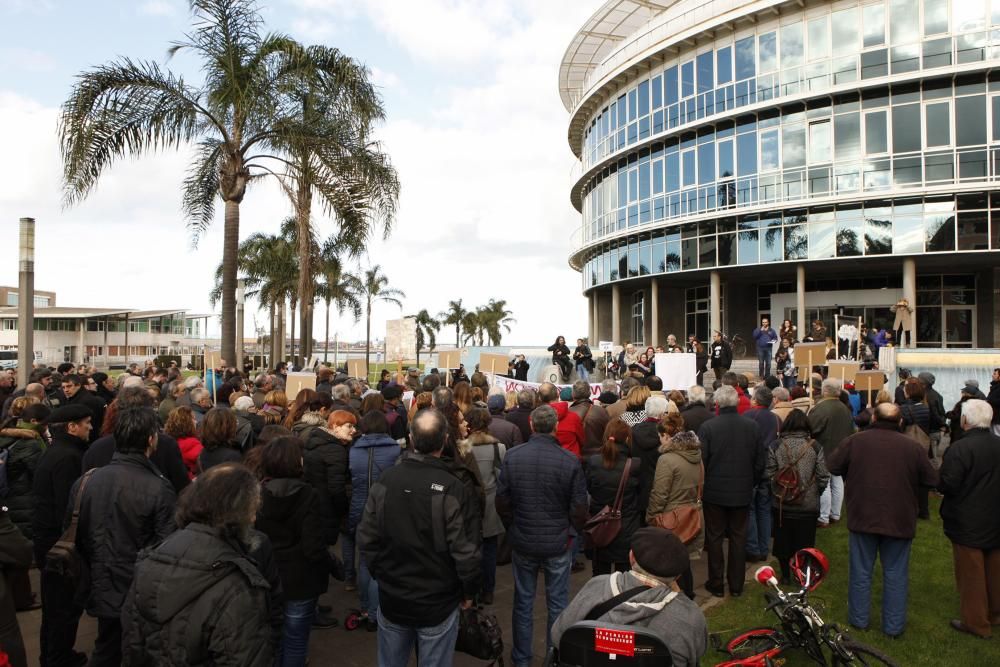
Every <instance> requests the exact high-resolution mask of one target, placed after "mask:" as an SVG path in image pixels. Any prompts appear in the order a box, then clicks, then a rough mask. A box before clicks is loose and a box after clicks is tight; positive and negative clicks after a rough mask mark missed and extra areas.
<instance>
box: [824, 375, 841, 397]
mask: <svg viewBox="0 0 1000 667" xmlns="http://www.w3.org/2000/svg"><path fill="white" fill-rule="evenodd" d="M843 388H844V385H842V384H841V383H840V380H838V379H837V378H827V379H825V380H823V384H822V385H820V393H821V394H822V395H823V396H825V397H827V398H839V397H840V392H841V391H842V390H843Z"/></svg>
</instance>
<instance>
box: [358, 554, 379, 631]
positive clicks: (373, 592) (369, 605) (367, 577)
mask: <svg viewBox="0 0 1000 667" xmlns="http://www.w3.org/2000/svg"><path fill="white" fill-rule="evenodd" d="M358 595H359V596H360V598H361V609H362V611H365V612H366V613H367V614H368V618H370V619H372V620H375V614H376V613H378V582H376V581H375V578H374V577H372V573H371V572H370V571H369V570H368V563H366V562H365V557H364V556H363V555H362V556H361V557H360V558H359V559H358Z"/></svg>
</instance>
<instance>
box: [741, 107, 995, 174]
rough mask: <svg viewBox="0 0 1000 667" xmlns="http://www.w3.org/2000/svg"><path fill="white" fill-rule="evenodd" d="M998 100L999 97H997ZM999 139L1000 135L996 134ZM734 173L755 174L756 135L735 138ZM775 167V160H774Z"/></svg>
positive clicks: (751, 133)
mask: <svg viewBox="0 0 1000 667" xmlns="http://www.w3.org/2000/svg"><path fill="white" fill-rule="evenodd" d="M997 99H998V100H1000V95H998V96H997ZM997 137H998V138H1000V133H998V134H997ZM736 159H737V162H736V173H738V174H739V175H740V176H741V177H742V176H749V175H751V174H756V173H757V134H756V133H755V132H750V133H748V134H741V135H739V136H737V137H736ZM775 166H777V160H775Z"/></svg>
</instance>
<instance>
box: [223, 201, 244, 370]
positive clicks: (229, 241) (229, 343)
mask: <svg viewBox="0 0 1000 667" xmlns="http://www.w3.org/2000/svg"><path fill="white" fill-rule="evenodd" d="M239 244H240V205H239V202H236V201H231V200H227V201H226V215H225V227H224V231H223V240H222V318H221V319H222V358H223V359H225V360H226V363H227V364H233V363H236V262H237V255H238V254H239Z"/></svg>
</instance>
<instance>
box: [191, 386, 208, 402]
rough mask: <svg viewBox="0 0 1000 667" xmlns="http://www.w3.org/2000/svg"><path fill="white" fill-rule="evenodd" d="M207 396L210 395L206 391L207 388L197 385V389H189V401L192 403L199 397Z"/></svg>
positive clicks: (198, 399)
mask: <svg viewBox="0 0 1000 667" xmlns="http://www.w3.org/2000/svg"><path fill="white" fill-rule="evenodd" d="M209 396H210V394H209V393H208V389H204V388H202V387H198V388H197V389H192V390H191V402H192V403H197V402H198V401H200V400H201V399H203V398H208V397H209Z"/></svg>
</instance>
